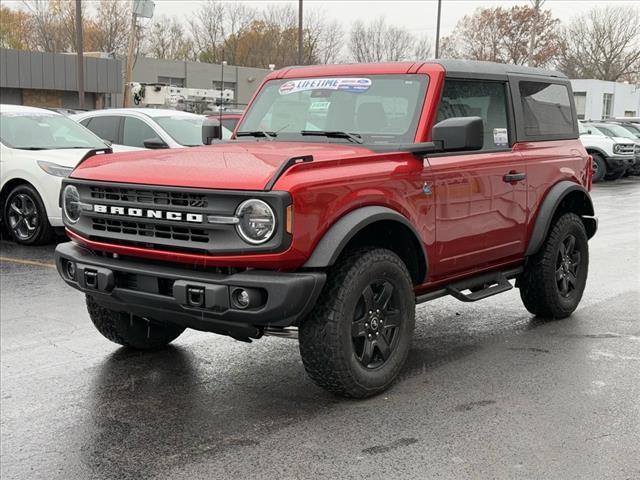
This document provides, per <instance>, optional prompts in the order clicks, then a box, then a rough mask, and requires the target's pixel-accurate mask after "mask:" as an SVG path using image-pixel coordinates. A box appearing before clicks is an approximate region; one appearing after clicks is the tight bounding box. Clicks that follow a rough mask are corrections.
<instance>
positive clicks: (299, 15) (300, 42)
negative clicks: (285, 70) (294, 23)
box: [298, 0, 302, 65]
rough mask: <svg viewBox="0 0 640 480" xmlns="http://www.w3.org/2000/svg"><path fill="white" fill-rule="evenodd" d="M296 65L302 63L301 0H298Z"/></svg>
mask: <svg viewBox="0 0 640 480" xmlns="http://www.w3.org/2000/svg"><path fill="white" fill-rule="evenodd" d="M298 65H302V0H298Z"/></svg>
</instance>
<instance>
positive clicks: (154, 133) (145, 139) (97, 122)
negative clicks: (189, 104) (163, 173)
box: [69, 108, 231, 148]
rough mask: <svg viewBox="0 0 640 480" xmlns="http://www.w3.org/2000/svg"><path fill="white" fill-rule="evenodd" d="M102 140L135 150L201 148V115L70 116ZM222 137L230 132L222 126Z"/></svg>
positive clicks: (142, 111)
mask: <svg viewBox="0 0 640 480" xmlns="http://www.w3.org/2000/svg"><path fill="white" fill-rule="evenodd" d="M69 118H72V119H73V120H75V121H76V122H79V123H81V124H82V125H84V126H85V127H87V128H88V129H89V130H91V131H92V132H93V133H95V134H96V135H98V136H99V137H100V138H102V139H103V140H107V141H109V142H111V143H112V144H114V145H124V146H127V147H135V148H184V147H195V146H201V145H202V124H203V123H204V122H205V121H206V120H207V118H206V117H205V116H203V115H196V114H195V113H189V112H182V111H177V110H167V109H162V108H110V109H106V110H93V111H91V112H83V113H79V114H76V115H71V116H70V117H69ZM222 138H223V139H228V138H231V131H230V130H228V129H227V128H225V127H222Z"/></svg>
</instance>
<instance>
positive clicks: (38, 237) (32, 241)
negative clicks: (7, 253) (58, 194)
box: [2, 183, 55, 245]
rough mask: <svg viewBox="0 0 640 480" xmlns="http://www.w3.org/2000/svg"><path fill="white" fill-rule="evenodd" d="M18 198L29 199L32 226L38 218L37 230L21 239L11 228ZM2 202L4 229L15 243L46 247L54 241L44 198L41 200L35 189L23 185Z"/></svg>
mask: <svg viewBox="0 0 640 480" xmlns="http://www.w3.org/2000/svg"><path fill="white" fill-rule="evenodd" d="M17 198H18V199H19V198H24V199H28V202H29V204H30V209H31V210H32V214H31V218H30V221H31V224H33V223H34V222H33V218H37V224H36V226H35V230H33V232H32V233H29V235H28V236H27V237H26V238H21V237H20V236H19V235H18V234H17V233H16V232H14V231H13V230H12V226H11V220H10V216H11V215H12V211H11V204H12V203H13V202H14V201H16V199H17ZM2 200H3V203H2V223H3V228H4V231H5V232H6V233H7V234H8V235H9V237H10V238H12V239H13V241H14V242H16V243H19V244H21V245H44V244H47V243H50V242H51V241H52V240H53V239H54V237H55V232H54V230H53V228H52V227H51V224H49V218H48V217H47V210H46V209H45V207H44V203H43V202H42V198H40V195H39V194H38V192H37V191H36V189H35V188H33V187H32V186H31V185H29V184H27V183H23V184H22V185H18V186H17V187H15V188H13V189H12V190H11V191H10V192H9V193H8V195H6V196H5V197H4V198H3V199H2Z"/></svg>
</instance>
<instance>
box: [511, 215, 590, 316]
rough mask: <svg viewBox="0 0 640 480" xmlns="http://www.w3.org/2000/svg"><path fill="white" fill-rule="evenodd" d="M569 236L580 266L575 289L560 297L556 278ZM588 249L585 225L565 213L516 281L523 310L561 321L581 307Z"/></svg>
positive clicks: (553, 226) (575, 216) (586, 272)
mask: <svg viewBox="0 0 640 480" xmlns="http://www.w3.org/2000/svg"><path fill="white" fill-rule="evenodd" d="M570 236H573V237H574V239H575V249H576V250H577V251H578V252H579V254H580V257H579V265H578V268H577V270H576V273H575V278H576V284H575V287H574V289H573V290H572V291H571V292H570V293H569V294H568V296H566V297H564V296H562V295H561V293H560V287H559V285H558V280H557V276H556V275H557V274H558V270H561V269H562V267H560V269H559V268H558V259H559V258H560V257H559V255H561V254H560V249H561V244H562V243H563V242H565V241H566V240H567V239H568V238H569V237H570ZM588 269H589V246H588V242H587V233H586V230H585V228H584V224H583V223H582V220H581V219H580V217H579V216H578V215H576V214H575V213H565V214H564V215H562V216H560V217H558V219H557V220H556V221H555V222H554V224H553V225H552V226H551V229H550V232H549V235H548V236H547V239H546V240H545V242H544V244H543V245H542V247H541V248H540V251H538V252H537V253H536V254H535V255H533V256H531V257H530V258H529V259H528V261H527V264H526V266H525V270H524V272H523V273H522V274H521V275H520V278H519V279H518V287H519V288H520V297H521V298H522V302H523V303H524V306H525V307H526V309H527V310H528V311H529V312H531V313H533V314H534V315H537V316H539V317H541V318H545V319H561V318H566V317H568V316H569V315H571V314H572V313H573V312H574V311H575V309H576V308H577V307H578V304H579V303H580V299H581V298H582V293H583V292H584V287H585V285H586V282H587V275H588Z"/></svg>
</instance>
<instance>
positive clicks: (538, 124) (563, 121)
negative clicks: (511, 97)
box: [519, 81, 576, 137]
mask: <svg viewBox="0 0 640 480" xmlns="http://www.w3.org/2000/svg"><path fill="white" fill-rule="evenodd" d="M519 88H520V102H521V104H522V116H523V120H524V133H525V135H526V136H528V137H539V136H545V135H548V136H551V137H557V136H558V135H560V136H562V135H567V136H571V135H574V134H575V126H576V125H575V120H574V119H573V115H572V113H571V102H570V101H569V90H568V89H567V87H566V86H565V85H560V84H555V83H546V82H528V81H522V82H520V84H519Z"/></svg>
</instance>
